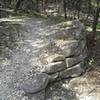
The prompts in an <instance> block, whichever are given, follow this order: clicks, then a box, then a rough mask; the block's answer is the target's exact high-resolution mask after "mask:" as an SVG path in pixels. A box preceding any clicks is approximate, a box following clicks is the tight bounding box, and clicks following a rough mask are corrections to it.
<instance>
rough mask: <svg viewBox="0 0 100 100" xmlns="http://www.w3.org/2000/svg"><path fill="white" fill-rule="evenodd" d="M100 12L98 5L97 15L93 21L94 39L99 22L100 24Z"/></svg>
mask: <svg viewBox="0 0 100 100" xmlns="http://www.w3.org/2000/svg"><path fill="white" fill-rule="evenodd" d="M99 13H100V8H99V7H98V8H97V9H96V14H95V16H94V21H93V26H92V28H93V31H92V32H93V33H92V35H93V36H92V38H93V39H94V38H95V35H96V26H97V24H98V19H99Z"/></svg>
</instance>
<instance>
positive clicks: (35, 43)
mask: <svg viewBox="0 0 100 100" xmlns="http://www.w3.org/2000/svg"><path fill="white" fill-rule="evenodd" d="M47 44H48V43H43V40H40V39H37V40H36V41H32V42H30V45H31V46H33V47H37V48H42V47H44V46H46V45H47Z"/></svg>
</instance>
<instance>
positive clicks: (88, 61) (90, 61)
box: [85, 58, 95, 66]
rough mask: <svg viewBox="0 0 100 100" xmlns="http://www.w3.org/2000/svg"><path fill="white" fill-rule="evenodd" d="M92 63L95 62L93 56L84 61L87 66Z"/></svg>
mask: <svg viewBox="0 0 100 100" xmlns="http://www.w3.org/2000/svg"><path fill="white" fill-rule="evenodd" d="M94 63H95V60H94V58H90V59H87V60H86V61H85V64H86V65H89V66H91V65H92V64H94Z"/></svg>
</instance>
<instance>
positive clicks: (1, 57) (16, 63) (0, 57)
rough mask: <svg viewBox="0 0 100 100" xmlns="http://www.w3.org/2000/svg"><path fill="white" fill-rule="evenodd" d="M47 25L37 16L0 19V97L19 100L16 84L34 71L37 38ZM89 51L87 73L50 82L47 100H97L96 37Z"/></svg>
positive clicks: (99, 57) (99, 53)
mask: <svg viewBox="0 0 100 100" xmlns="http://www.w3.org/2000/svg"><path fill="white" fill-rule="evenodd" d="M49 24H52V22H49ZM46 27H47V25H46V23H45V21H44V20H41V19H39V18H31V19H30V18H26V19H15V18H13V19H0V100H22V99H21V98H22V92H21V91H19V90H18V88H17V87H18V86H19V84H20V82H22V81H23V80H24V79H25V78H28V77H30V76H31V75H32V73H33V72H31V70H33V69H32V66H33V65H34V63H33V62H35V61H34V60H33V58H34V56H38V55H39V54H38V53H39V51H38V48H39V47H41V46H40V45H41V41H40V39H41V38H42V34H43V33H44V35H45V34H46V31H44V32H43V30H44V29H46ZM8 30H9V31H8ZM47 30H48V29H47ZM41 31H42V34H41ZM33 33H34V34H33ZM91 52H92V55H93V59H94V61H95V63H93V64H92V65H91V66H89V68H88V70H87V72H86V73H85V74H84V75H82V76H80V77H77V78H74V79H71V80H62V81H60V82H55V83H52V84H50V85H49V87H47V90H46V91H47V92H46V100H100V41H99V39H98V41H96V45H95V46H94V47H93V49H92V51H91ZM36 60H37V59H36ZM27 67H28V68H27ZM9 98H10V99H9ZM13 98H15V99H13Z"/></svg>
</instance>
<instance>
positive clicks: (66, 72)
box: [59, 62, 84, 78]
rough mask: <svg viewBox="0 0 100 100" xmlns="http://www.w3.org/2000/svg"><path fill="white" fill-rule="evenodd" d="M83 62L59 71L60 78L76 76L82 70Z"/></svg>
mask: <svg viewBox="0 0 100 100" xmlns="http://www.w3.org/2000/svg"><path fill="white" fill-rule="evenodd" d="M82 67H83V63H82V62H81V63H79V64H77V65H75V66H73V67H71V68H68V69H66V70H64V71H62V72H60V73H59V77H60V78H68V77H77V76H79V75H81V74H82V73H83V72H84V69H83V68H82Z"/></svg>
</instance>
